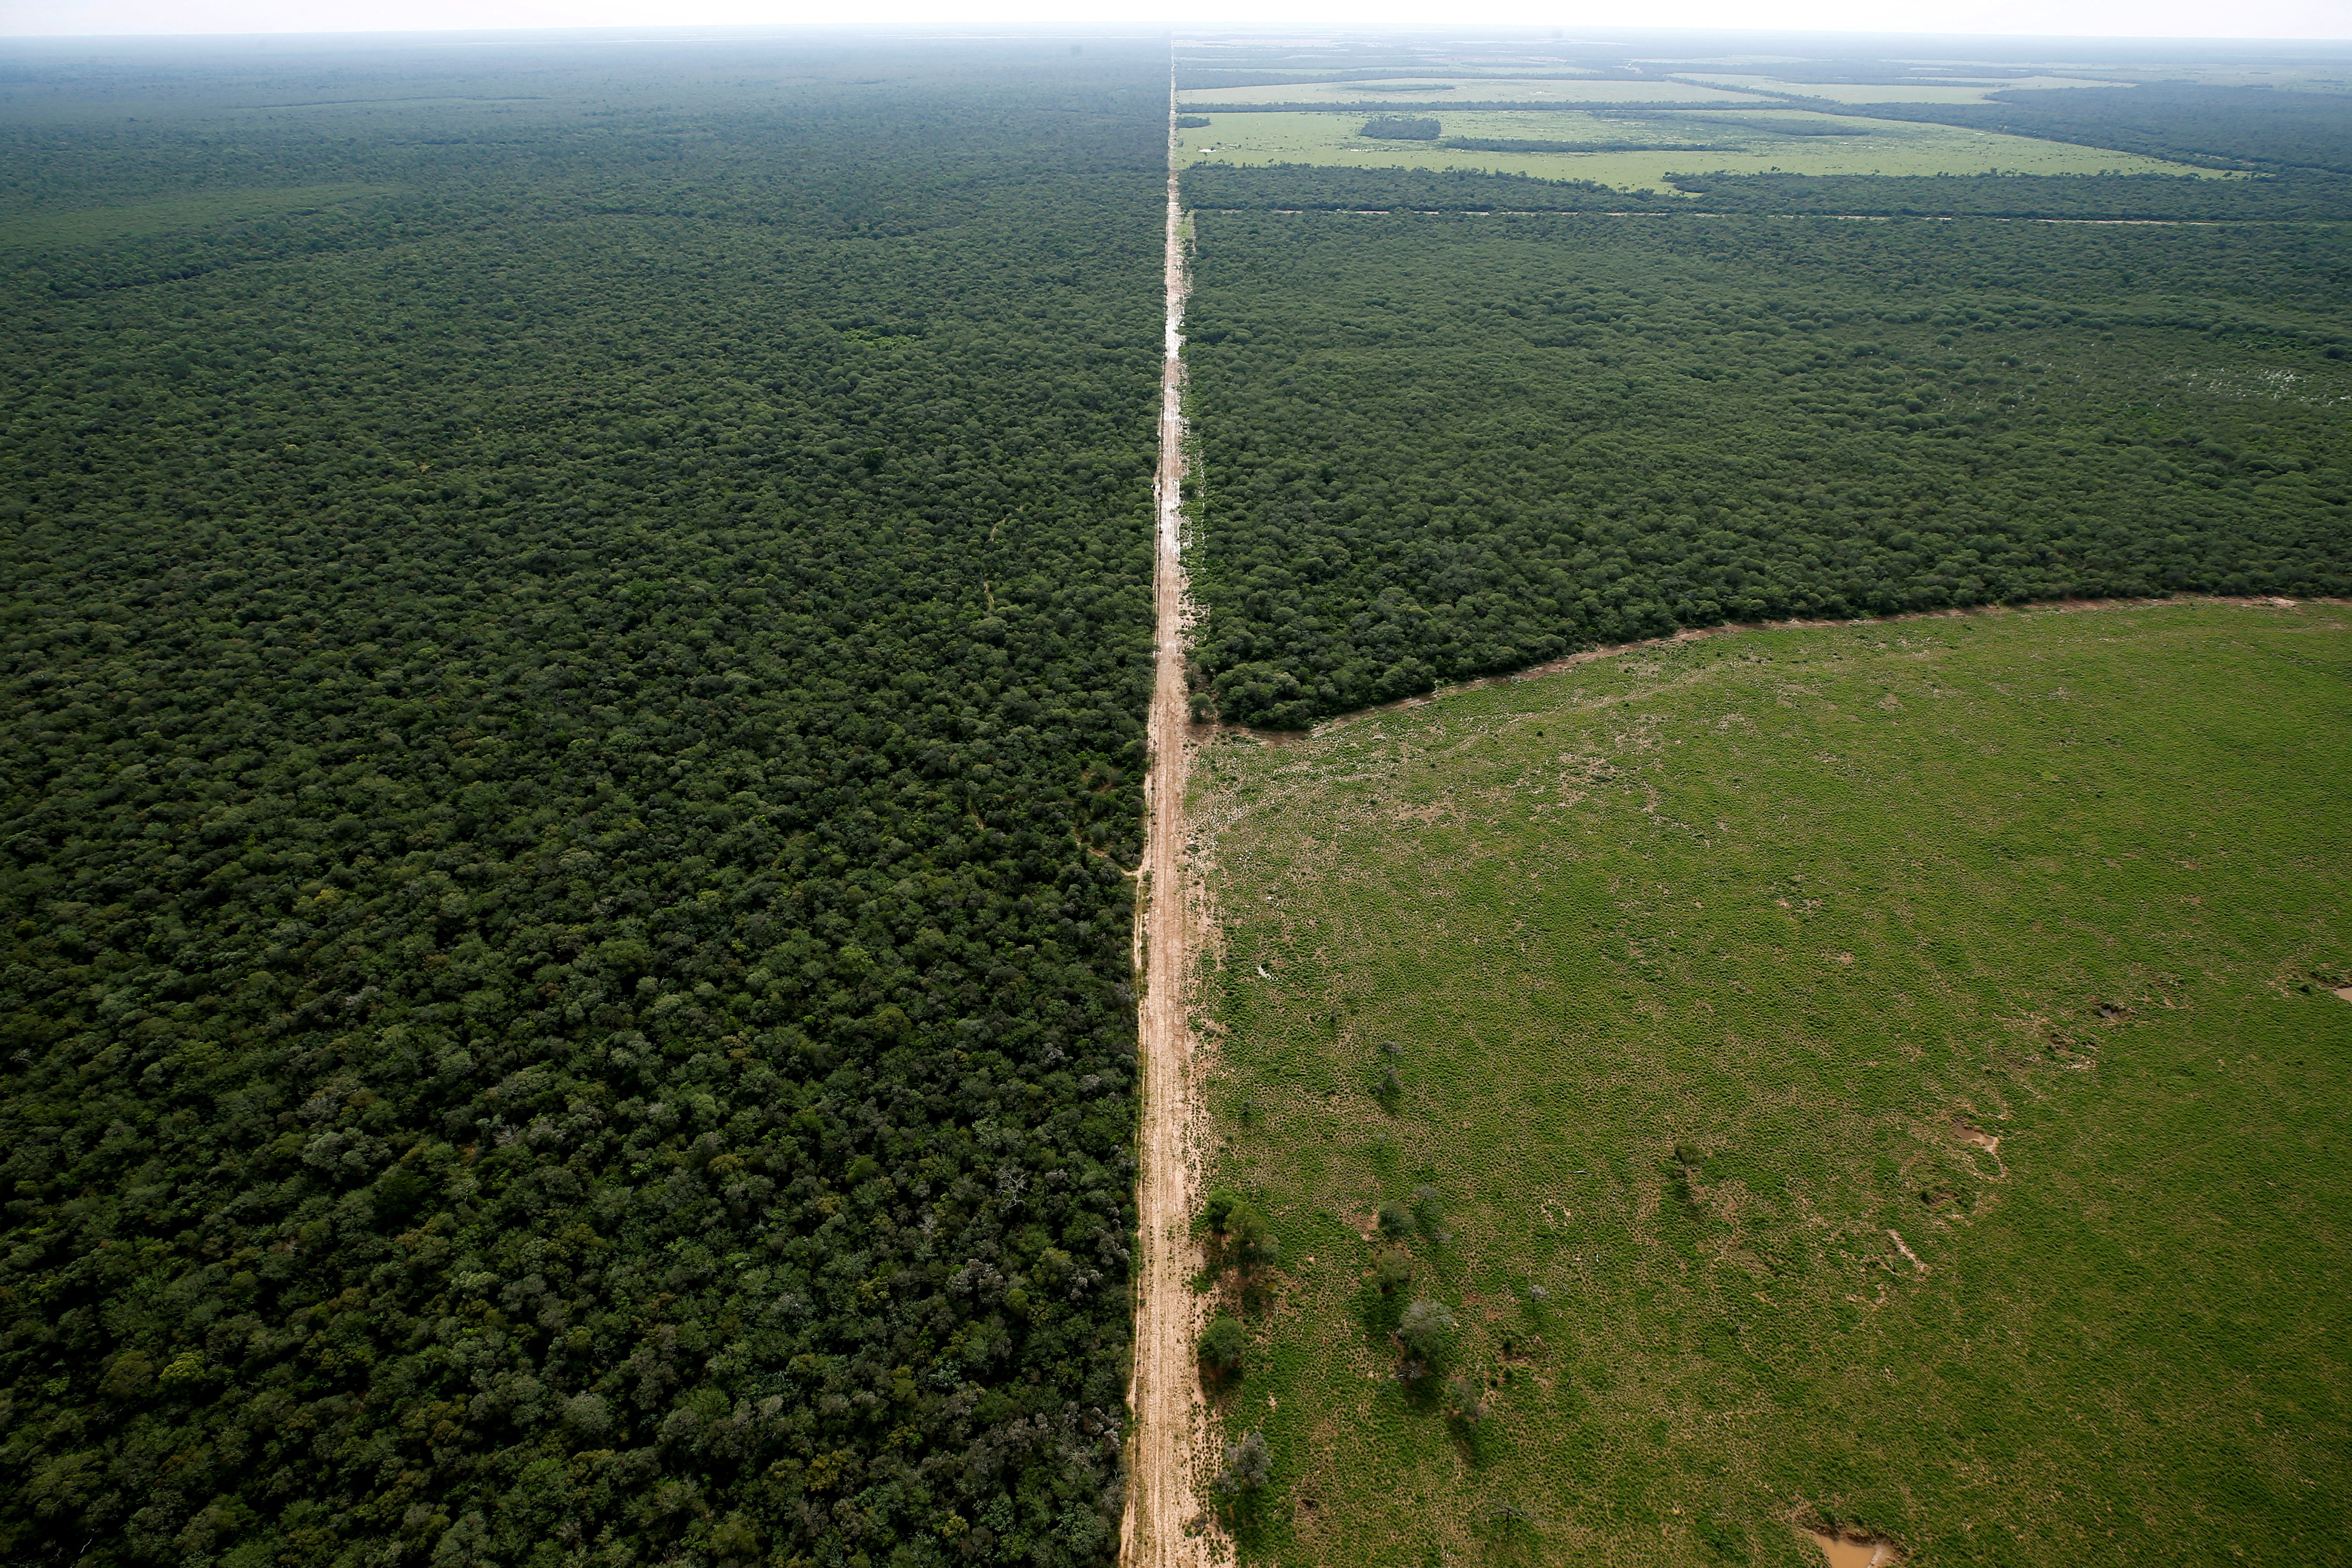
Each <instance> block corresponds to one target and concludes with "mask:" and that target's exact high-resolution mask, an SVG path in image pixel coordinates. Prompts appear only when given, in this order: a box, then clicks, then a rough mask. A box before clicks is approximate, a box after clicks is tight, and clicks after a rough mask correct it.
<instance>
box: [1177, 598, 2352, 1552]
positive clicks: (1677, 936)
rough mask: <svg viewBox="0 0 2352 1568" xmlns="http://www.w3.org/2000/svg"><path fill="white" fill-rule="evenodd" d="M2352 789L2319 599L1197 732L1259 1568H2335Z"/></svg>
mask: <svg viewBox="0 0 2352 1568" xmlns="http://www.w3.org/2000/svg"><path fill="white" fill-rule="evenodd" d="M2347 779H2352V612H2347V610H2345V609H2343V608H2341V607H2330V606H2326V605H2318V604H2306V605H2304V606H2302V607H2299V608H2292V609H2290V608H2279V607H2270V606H2265V605H2236V604H2217V603H2201V604H2190V603H2174V604H2165V605H2149V606H2143V607H2136V608H2124V609H2104V610H2085V611H2078V612H2057V611H2030V612H2013V611H2000V612H1986V613H1980V614H1975V615H1969V616H1965V617H1961V616H1953V617H1948V618H1933V619H1922V620H1914V621H1906V622H1887V623H1877V624H1852V625H1838V626H1824V627H1813V628H1788V629H1775V630H1769V631H1731V632H1722V633H1718V634H1716V635H1711V636H1706V637H1700V638H1696V639H1693V640H1690V641H1686V642H1683V643H1675V644H1670V645H1665V646H1658V647H1649V648H1644V649H1641V650H1637V651H1633V652H1629V653H1622V654H1620V655H1618V656H1614V657H1610V658H1605V659H1594V660H1592V661H1591V662H1587V663H1583V664H1577V665H1575V666H1573V667H1571V668H1569V669H1567V670H1564V671H1561V672H1559V673H1555V674H1547V675H1543V676H1540V677H1538V678H1534V679H1526V680H1519V681H1514V682H1508V683H1503V684H1496V685H1487V686H1483V687H1478V688H1474V689H1470V690H1466V691H1461V692H1456V693H1454V694H1451V695H1441V696H1439V697H1437V698H1435V699H1433V700H1430V701H1427V702H1424V703H1420V704H1416V705H1413V706H1405V707H1401V708H1395V709H1391V710H1387V711H1381V712H1376V713H1373V714H1370V715H1368V716H1360V717H1358V718H1356V719H1354V720H1351V721H1341V722H1339V723H1337V724H1334V725H1329V726H1326V727H1324V728H1322V729H1320V730H1318V731H1316V732H1314V733H1313V734H1312V735H1311V736H1310V737H1307V738H1304V739H1301V740H1298V741H1297V742H1294V743H1291V744H1287V745H1281V746H1276V745H1267V744H1260V743H1258V742H1255V741H1254V740H1251V739H1249V738H1247V737H1242V736H1239V735H1235V734H1232V733H1227V734H1225V735H1224V736H1223V737H1221V738H1220V739H1219V740H1217V741H1216V742H1214V743H1213V744H1211V745H1209V746H1207V747H1204V749H1203V751H1202V763H1201V767H1200V769H1199V771H1198V772H1197V774H1196V783H1195V796H1194V800H1193V810H1194V812H1195V815H1196V822H1197V824H1198V825H1197V828H1196V832H1197V835H1198V838H1199V841H1200V845H1201V853H1202V855H1203V857H1204V860H1205V863H1206V864H1207V865H1208V867H1209V868H1210V869H1209V876H1210V883H1211V889H1212V892H1213V909H1214V912H1215V927H1214V929H1215V937H1214V940H1213V943H1212V944H1211V945H1210V956H1209V958H1208V959H1207V960H1206V961H1205V967H1204V970H1203V973H1202V990H1201V994H1200V995H1201V1000H1200V1006H1199V1009H1198V1014H1197V1016H1198V1019H1199V1022H1200V1027H1201V1029H1202V1038H1203V1040H1204V1041H1205V1042H1206V1047H1205V1060H1207V1061H1209V1062H1210V1063H1211V1066H1210V1068H1209V1070H1208V1071H1209V1082H1208V1102H1209V1104H1210V1106H1211V1107H1212V1116H1213V1133H1214V1137H1213V1169H1212V1172H1211V1180H1212V1181H1213V1183H1214V1184H1215V1185H1218V1186H1225V1187H1229V1188H1231V1189H1233V1190H1234V1191H1236V1192H1239V1193H1241V1194H1243V1195H1244V1196H1245V1197H1252V1198H1254V1199H1255V1201H1256V1202H1257V1203H1259V1204H1260V1205H1261V1206H1262V1207H1264V1208H1265V1211H1266V1212H1267V1214H1268V1215H1269V1216H1270V1218H1271V1220H1272V1223H1273V1227H1274V1229H1275V1231H1276V1234H1277V1236H1278V1238H1279V1240H1280V1244H1281V1249H1282V1254H1283V1259H1284V1261H1283V1263H1282V1265H1281V1267H1279V1268H1278V1269H1276V1270H1272V1271H1270V1272H1268V1273H1266V1274H1265V1276H1264V1277H1263V1278H1262V1279H1261V1280H1260V1281H1258V1282H1257V1286H1256V1288H1255V1289H1254V1290H1253V1291H1252V1292H1251V1294H1250V1296H1249V1299H1248V1300H1247V1301H1234V1302H1233V1303H1232V1304H1233V1305H1236V1306H1240V1307H1244V1308H1246V1309H1247V1310H1246V1313H1245V1322H1246V1323H1247V1326H1248V1331H1249V1349H1248V1352H1247V1359H1246V1361H1245V1364H1244V1371H1243V1373H1242V1374H1241V1375H1240V1376H1239V1377H1238V1378H1237V1379H1234V1380H1233V1381H1231V1382H1230V1383H1228V1384H1227V1385H1223V1386H1222V1387H1221V1388H1220V1389H1219V1390H1218V1391H1217V1399H1218V1406H1217V1408H1218V1412H1219V1418H1220V1419H1221V1420H1222V1421H1223V1423H1224V1425H1225V1427H1226V1428H1227V1429H1228V1432H1229V1434H1230V1435H1233V1436H1238V1435H1240V1434H1242V1433H1244V1432H1246V1431H1248V1430H1251V1429H1262V1430H1263V1431H1264V1432H1265V1435H1266V1437H1268V1439H1269V1440H1270V1442H1271V1443H1272V1446H1273V1450H1274V1455H1275V1480H1274V1482H1273V1484H1272V1486H1271V1487H1270V1488H1268V1489H1267V1490H1266V1491H1265V1492H1264V1493H1262V1494H1259V1500H1257V1502H1256V1503H1255V1505H1254V1507H1252V1508H1250V1509H1248V1510H1246V1511H1244V1512H1243V1513H1242V1514H1241V1515H1240V1516H1239V1526H1238V1539H1239V1542H1240V1544H1241V1549H1242V1559H1243V1561H1244V1563H1283V1564H1309V1563H1329V1564H1335V1565H1336V1564H1347V1565H1349V1568H1371V1565H1378V1564H1411V1565H1414V1568H1420V1565H1424V1564H1428V1565H1433V1564H1438V1563H1454V1564H1461V1563H1498V1564H1502V1563H1528V1564H1536V1563H1614V1564H1646V1563H1657V1564H1701V1563H1742V1564H1745V1563H1781V1564H1796V1563H1805V1562H1808V1561H1810V1562H1813V1563H1818V1562H1819V1557H1818V1555H1817V1554H1816V1553H1815V1551H1814V1548H1813V1547H1811V1545H1810V1544H1808V1543H1807V1542H1805V1541H1804V1540H1803V1539H1802V1537H1801V1535H1800V1534H1799V1533H1798V1532H1797V1528H1796V1527H1797V1525H1798V1524H1800V1523H1811V1524H1816V1525H1834V1526H1837V1527H1839V1528H1841V1529H1843V1530H1845V1531H1850V1532H1854V1533H1872V1534H1876V1535H1878V1536H1881V1537H1883V1538H1885V1539H1890V1540H1892V1541H1895V1542H1897V1543H1899V1545H1900V1547H1901V1548H1902V1550H1903V1552H1905V1553H1906V1562H1908V1563H1912V1564H1915V1565H1927V1564H1940V1563H2016V1564H2041V1563H2047V1564H2053V1565H2055V1564H2064V1565H2067V1568H2083V1565H2086V1564H2114V1565H2116V1568H2123V1565H2126V1564H2130V1565H2137V1564H2146V1563H2158V1562H2166V1563H2248V1564H2252V1563H2274V1564H2282V1565H2284V1564H2309V1563H2323V1562H2340V1561H2342V1560H2343V1556H2342V1553H2343V1533H2342V1531H2343V1521H2345V1519H2346V1518H2347V1517H2352V1420H2348V1419H2347V1417H2352V1376H2347V1374H2352V1365H2347V1361H2352V1356H2347V1331H2352V1245H2347V1243H2352V1230H2347V1219H2346V1216H2347V1207H2352V1136H2347V1117H2352V1109H2348V1108H2352V1006H2347V1004H2346V1003H2345V1002H2344V1001H2342V1000H2339V999H2338V998H2336V996H2334V995H2332V994H2331V988H2335V987H2343V986H2347V985H2352V834H2347V826H2352V809H2348V808H2347ZM1391 1068H1394V1069H1395V1077H1394V1078H1393V1079H1392V1080H1391V1079H1387V1076H1386V1075H1387V1074H1388V1072H1389V1070H1390V1069H1391ZM1384 1080H1385V1082H1384ZM1416 1195H1418V1196H1416ZM1416 1202H1418V1204H1419V1211H1418V1212H1413V1207H1414V1205H1415V1204H1416ZM1383 1204H1394V1205H1397V1206H1400V1207H1399V1208H1398V1209H1397V1210H1396V1211H1394V1214H1393V1216H1392V1218H1398V1219H1401V1220H1402V1222H1403V1223H1404V1224H1405V1226H1406V1228H1407V1230H1408V1232H1409V1235H1408V1238H1407V1239H1404V1240H1402V1241H1400V1242H1399V1243H1398V1244H1397V1245H1396V1247H1395V1248H1394V1249H1392V1250H1393V1252H1394V1253H1395V1255H1396V1257H1399V1258H1402V1259H1404V1260H1409V1262H1410V1265H1411V1269H1412V1281H1411V1282H1410V1283H1409V1284H1408V1285H1405V1286H1403V1287H1402V1288H1401V1289H1399V1290H1396V1291H1393V1292H1391V1293H1387V1294H1383V1293H1381V1291H1379V1290H1378V1289H1377V1287H1376V1285H1375V1283H1374V1278H1373V1271H1374V1267H1375V1262H1376V1258H1377V1257H1378V1256H1379V1252H1378V1250H1377V1249H1376V1247H1375V1245H1374V1244H1373V1240H1372V1239H1368V1238H1376V1231H1375V1216H1376V1214H1377V1213H1378V1212H1379V1210H1380V1208H1381V1205H1383ZM1391 1261H1392V1264H1393V1261H1394V1260H1393V1259H1392V1260H1391ZM1204 1288H1211V1287H1209V1286H1208V1285H1207V1283H1206V1282H1204ZM1213 1288H1216V1289H1219V1290H1230V1289H1231V1288H1232V1286H1231V1283H1230V1281H1228V1282H1227V1283H1225V1284H1223V1285H1216V1286H1214V1287H1213ZM1421 1299H1427V1300H1431V1301H1435V1302H1437V1303H1439V1304H1440V1305H1441V1306H1443V1307H1444V1309H1446V1310H1447V1311H1448V1312H1450V1313H1451V1314H1452V1315H1453V1317H1454V1320H1455V1321H1456V1323H1457V1325H1458V1327H1457V1330H1456V1332H1455V1334H1454V1343H1453V1347H1452V1349H1451V1350H1450V1351H1449V1352H1447V1353H1446V1354H1444V1357H1443V1358H1442V1359H1441V1360H1440V1361H1439V1362H1438V1363H1437V1364H1436V1365H1435V1366H1434V1367H1433V1369H1432V1370H1431V1371H1430V1372H1429V1373H1428V1375H1425V1376H1423V1377H1422V1378H1420V1379H1418V1380H1417V1381H1416V1382H1414V1383H1412V1384H1408V1383H1405V1382H1401V1381H1400V1379H1399V1372H1400V1369H1401V1364H1402V1355H1401V1354H1400V1351H1399V1347H1398V1343H1397V1341H1396V1340H1395V1339H1394V1338H1393V1337H1392V1333H1391V1331H1392V1330H1393V1329H1394V1328H1395V1327H1396V1325H1397V1324H1398V1322H1399V1321H1400V1318H1401V1316H1402V1314H1403V1313H1404V1312H1406V1311H1407V1309H1408V1306H1409V1304H1410V1303H1411V1302H1412V1301H1416V1300H1421ZM1456 1377H1458V1378H1461V1379H1463V1380H1465V1382H1464V1385H1463V1386H1465V1387H1468V1388H1471V1389H1475V1390H1481V1391H1483V1393H1482V1394H1481V1395H1479V1397H1483V1398H1485V1399H1486V1400H1488V1401H1490V1402H1491V1410H1490V1413H1489V1414H1488V1415H1487V1416H1486V1418H1485V1419H1484V1420H1483V1421H1480V1422H1477V1423H1475V1424H1471V1423H1466V1422H1465V1421H1464V1420H1462V1419H1460V1418H1458V1417H1457V1416H1455V1415H1454V1414H1452V1413H1450V1412H1451V1411H1453V1410H1454V1409H1455V1408H1456V1407H1457V1406H1458V1402H1459V1400H1460V1398H1461V1397H1462V1393H1461V1388H1460V1387H1457V1388H1456V1389H1455V1390H1454V1392H1453V1393H1451V1394H1449V1393H1448V1392H1446V1391H1445V1387H1444V1385H1445V1384H1446V1382H1447V1381H1448V1380H1449V1379H1452V1378H1456Z"/></svg>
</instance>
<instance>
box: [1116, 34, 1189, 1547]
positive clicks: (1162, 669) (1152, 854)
mask: <svg viewBox="0 0 2352 1568" xmlns="http://www.w3.org/2000/svg"><path fill="white" fill-rule="evenodd" d="M1169 86H1170V91H1169V95H1168V256H1167V264H1166V286H1167V294H1168V326H1167V342H1166V347H1165V349H1164V350H1163V355H1164V357H1163V359H1162V361H1161V363H1160V472H1159V476H1158V478H1157V479H1156V481H1155V482H1154V488H1155V490H1156V492H1157V497H1158V501H1157V506H1158V513H1159V516H1158V523H1157V529H1156V533H1157V543H1156V549H1155V557H1156V564H1155V570H1154V573H1153V585H1152V591H1153V601H1154V607H1155V612H1156V615H1157V618H1158V622H1159V640H1158V645H1157V649H1156V653H1155V664H1156V667H1155V669H1154V673H1153V680H1152V688H1151V719H1150V742H1149V744H1150V749H1151V770H1150V774H1149V776H1148V777H1147V778H1146V779H1145V781H1144V802H1145V810H1146V812H1147V813H1148V821H1147V824H1146V828H1145V838H1144V857H1143V865H1144V886H1143V897H1144V904H1143V910H1142V918H1143V922H1144V940H1143V954H1144V957H1143V1008H1142V1016H1141V1019H1140V1028H1141V1047H1142V1053H1143V1061H1142V1068H1143V1126H1142V1133H1141V1135H1140V1137H1139V1139H1138V1147H1137V1154H1138V1159H1139V1166H1140V1168H1139V1171H1138V1173H1137V1181H1136V1208H1137V1226H1138V1228H1139V1231H1140V1232H1141V1240H1142V1248H1143V1260H1142V1261H1143V1266H1142V1270H1141V1281H1140V1284H1141V1291H1140V1294H1139V1296H1138V1298H1137V1300H1136V1309H1135V1372H1134V1381H1133V1383H1132V1385H1130V1387H1129V1405H1130V1406H1131V1407H1132V1409H1133V1410H1134V1413H1135V1423H1136V1427H1135V1440H1134V1443H1133V1445H1132V1446H1131V1447H1130V1448H1129V1463H1130V1466H1131V1469H1130V1470H1129V1476H1128V1490H1127V1517H1126V1519H1125V1520H1124V1521H1122V1528H1121V1531H1120V1540H1119V1561H1120V1563H1123V1564H1126V1565H1127V1568H1199V1565H1201V1564H1203V1563H1206V1562H1207V1561H1208V1554H1207V1552H1205V1550H1204V1549H1203V1548H1204V1545H1205V1538H1204V1537H1199V1536H1194V1535H1192V1534H1189V1533H1188V1532H1187V1529H1186V1527H1187V1525H1188V1524H1190V1522H1191V1521H1192V1520H1193V1519H1194V1518H1195V1517H1196V1516H1197V1515H1198V1514H1199V1513H1200V1512H1201V1503H1200V1499H1199V1494H1198V1490H1197V1488H1196V1485H1195V1479H1196V1477H1195V1470H1194V1463H1193V1460H1194V1455H1195V1453H1196V1452H1197V1450H1198V1445H1199V1444H1200V1443H1201V1441H1202V1436H1201V1414H1202V1413H1201V1408H1200V1404H1201V1401H1200V1387H1201V1385H1200V1378H1199V1377H1198V1375H1196V1373H1195V1370H1194V1368H1193V1364H1192V1335H1193V1302H1192V1271H1193V1267H1194V1264H1193V1258H1192V1250H1193V1249H1192V1239H1191V1225H1192V1166H1191V1165H1190V1163H1189V1155H1190V1153H1191V1150H1190V1146H1189V1145H1190V1144H1191V1139H1190V1137H1189V1136H1188V1133H1189V1130H1190V1125H1191V1122H1192V1085H1191V1070H1192V1036H1191V1032H1190V1030H1188V1029H1187V1027H1186V1025H1185V1021H1184V983H1185V978H1186V947H1187V942H1186V937H1187V935H1188V932H1187V927H1186V909H1185V896H1184V765H1185V753H1184V745H1185V738H1186V729H1187V726H1188V724H1189V721H1190V719H1191V711H1190V707H1189V705H1188V704H1187V701H1186V696H1185V691H1184V615H1185V603H1184V559H1183V553H1182V552H1183V520H1184V519H1183V506H1184V407H1183V390H1184V361H1183V357H1182V353H1183V346H1184V338H1183V328H1184V292H1185V277H1184V233H1183V229H1184V214H1183V207H1182V200H1181V193H1179V191H1178V189H1177V179H1176V174H1177V164H1176V95H1175V90H1174V87H1175V83H1174V78H1173V77H1172V75H1171V78H1170V84H1169Z"/></svg>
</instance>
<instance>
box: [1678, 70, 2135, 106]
mask: <svg viewBox="0 0 2352 1568" xmlns="http://www.w3.org/2000/svg"><path fill="white" fill-rule="evenodd" d="M1952 74H1953V75H1954V76H1956V77H1963V78H1964V77H1966V76H1967V74H1968V73H1967V72H1965V71H1955V72H1953V73H1952ZM1677 76H1678V77H1679V78H1680V79H1681V80H1684V81H1690V82H1697V83H1700V84H1702V85H1704V86H1706V87H1721V88H1728V89H1732V90H1733V91H1735V92H1737V91H1743V90H1748V91H1755V92H1776V93H1789V94H1792V95H1794V96H1795V97H1798V98H1825V99H1829V100H1831V101H1832V103H1990V102H1991V101H1992V95H1993V94H1994V93H1997V92H2010V91H2013V90H2016V89H2021V88H2069V87H2113V86H2115V85H2116V84H2115V83H2113V82H2111V81H2100V80H2095V79H2093V78H2088V77H2052V76H2042V77H2015V78H1996V79H1988V80H1985V81H1982V82H1977V83H1969V82H1966V81H1960V82H1956V83H1953V84H1950V85H1946V84H1943V83H1937V82H1907V81H1906V82H1817V81H1782V80H1781V79H1780V78H1778V77H1769V76H1746V75H1738V74H1726V73H1719V72H1716V71H1683V72H1678V73H1677Z"/></svg>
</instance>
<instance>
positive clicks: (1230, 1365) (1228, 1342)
mask: <svg viewBox="0 0 2352 1568" xmlns="http://www.w3.org/2000/svg"><path fill="white" fill-rule="evenodd" d="M1246 1348H1247V1338H1246V1336H1245V1335H1244V1333H1243V1330H1242V1325H1241V1321H1240V1320H1239V1319H1237V1318H1234V1317H1231V1316H1228V1315H1227V1314H1225V1313H1223V1312H1220V1313H1218V1314H1217V1316H1216V1317H1215V1318H1214V1319H1213V1321H1212V1322H1210V1324H1209V1326H1208V1327H1207V1328H1205V1329H1203V1330H1202V1331H1201V1364H1202V1366H1204V1367H1206V1368H1208V1370H1209V1373H1210V1375H1212V1376H1214V1377H1230V1376H1232V1375H1234V1373H1236V1372H1239V1371H1240V1370H1241V1365H1242V1354H1243V1352H1244V1350H1245V1349H1246Z"/></svg>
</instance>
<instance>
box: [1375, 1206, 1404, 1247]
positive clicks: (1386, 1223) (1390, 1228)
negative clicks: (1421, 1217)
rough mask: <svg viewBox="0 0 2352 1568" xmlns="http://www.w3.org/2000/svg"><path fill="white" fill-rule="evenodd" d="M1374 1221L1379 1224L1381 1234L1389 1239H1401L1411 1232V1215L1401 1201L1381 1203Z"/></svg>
mask: <svg viewBox="0 0 2352 1568" xmlns="http://www.w3.org/2000/svg"><path fill="white" fill-rule="evenodd" d="M1376 1223H1377V1224H1378V1225H1379V1226H1380V1230H1381V1235H1383V1236H1385V1237H1387V1238H1388V1239H1390V1240H1391V1241H1401V1240H1402V1239H1404V1238H1406V1237H1408V1236H1410V1235H1412V1213H1411V1212H1410V1211H1409V1210H1408V1209H1407V1208H1406V1207H1405V1206H1404V1205H1402V1204H1401V1203H1384V1204H1382V1205H1381V1212H1380V1218H1378V1220H1377V1221H1376Z"/></svg>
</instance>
